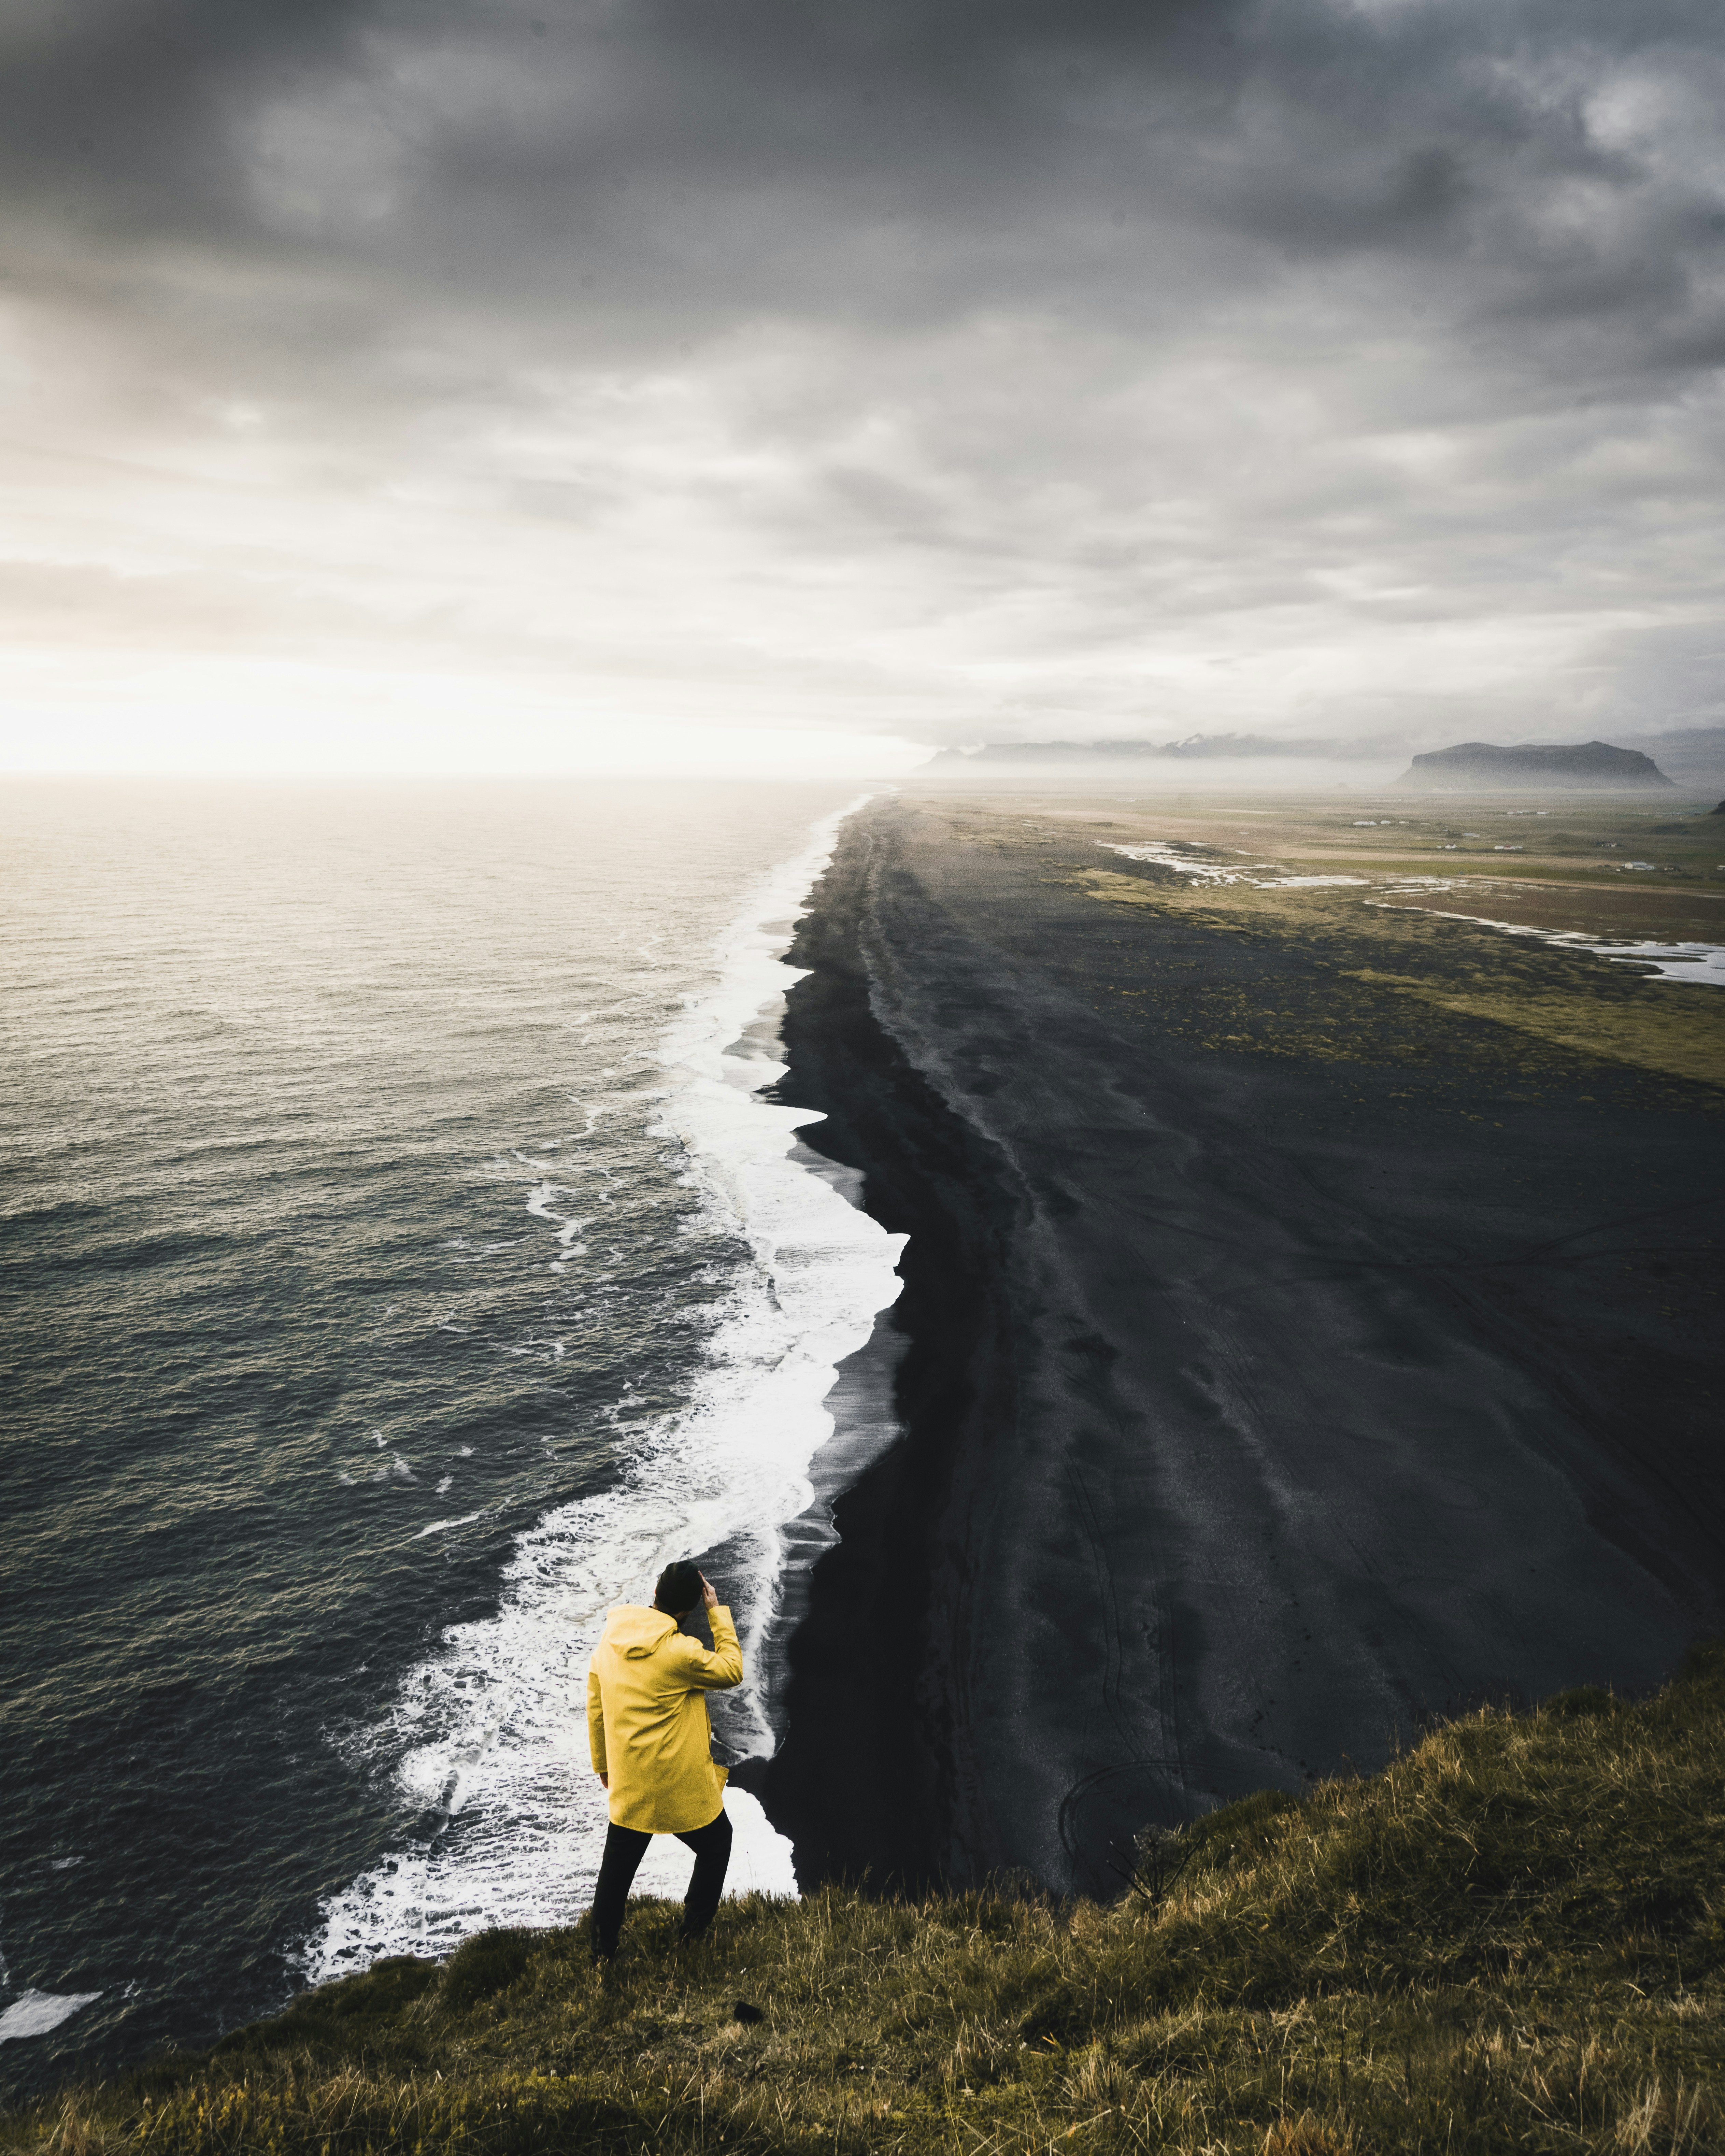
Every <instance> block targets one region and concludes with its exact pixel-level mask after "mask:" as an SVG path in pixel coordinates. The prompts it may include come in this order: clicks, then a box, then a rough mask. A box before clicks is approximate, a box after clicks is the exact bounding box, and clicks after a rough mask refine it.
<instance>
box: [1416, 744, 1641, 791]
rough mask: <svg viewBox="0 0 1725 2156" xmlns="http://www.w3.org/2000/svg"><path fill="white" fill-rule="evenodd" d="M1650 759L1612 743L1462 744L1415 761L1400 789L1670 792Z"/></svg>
mask: <svg viewBox="0 0 1725 2156" xmlns="http://www.w3.org/2000/svg"><path fill="white" fill-rule="evenodd" d="M1396 783H1397V784H1398V785H1399V786H1436V787H1452V786H1465V787H1470V788H1472V787H1498V786H1669V785H1671V783H1672V782H1671V780H1670V779H1669V778H1666V775H1665V773H1663V772H1662V771H1661V769H1660V767H1659V766H1658V765H1657V764H1656V762H1654V761H1653V759H1652V757H1651V756H1643V755H1642V753H1641V752H1640V749H1638V748H1613V747H1612V746H1611V744H1610V743H1609V742H1599V741H1594V742H1578V743H1577V744H1575V745H1574V747H1557V746H1548V745H1547V744H1546V743H1544V742H1521V743H1520V744H1518V745H1517V747H1513V748H1500V747H1498V746H1497V744H1496V743H1495V742H1458V743H1457V745H1456V746H1455V747H1454V748H1440V749H1434V750H1433V751H1432V752H1431V753H1430V755H1429V756H1416V757H1414V761H1413V762H1412V764H1411V765H1409V767H1408V769H1407V770H1406V771H1404V773H1402V775H1401V777H1400V778H1399V779H1398V780H1397V781H1396Z"/></svg>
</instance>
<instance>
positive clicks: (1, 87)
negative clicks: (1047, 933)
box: [0, 0, 1725, 771]
mask: <svg viewBox="0 0 1725 2156" xmlns="http://www.w3.org/2000/svg"><path fill="white" fill-rule="evenodd" d="M1722 112H1725V13H1722V10H1721V8H1720V7H1719V5H1718V0H1635V4H1633V5H1629V4H1625V0H1533V3H1532V4H1521V0H1444V4H1427V0H1364V3H1363V4H1333V0H1271V4H1267V5H1257V6H1235V5H1230V4H1211V5H1204V6H1191V7H1183V6H1172V5H1166V4H1154V3H1153V4H1142V5H1125V4H1114V5H1109V4H1100V0H914V4H913V0H845V4H842V5H840V4H837V0H526V4H523V5H521V6H514V5H504V4H495V5H487V4H480V0H6V5H5V7H4V8H3V10H0V188H3V191H4V213H3V222H0V273H3V278H0V394H3V397H4V412H5V417H4V425H3V448H0V460H3V461H0V485H3V488H4V495H5V500H6V503H7V507H6V510H5V512H4V527H3V535H0V617H3V624H4V630H5V635H4V647H5V651H4V660H3V665H4V675H3V681H0V687H3V692H4V700H5V708H6V719H5V727H6V740H5V745H4V751H3V760H4V761H5V762H7V763H8V764H10V765H12V766H13V767H18V766H26V767H59V768H64V767H79V766H84V767H116V766H119V767H127V766H130V767H139V766H143V767H151V766H157V767H300V768H308V767H310V768H315V767H329V766H335V767H398V768H416V767H418V768H450V767H457V768H459V767H487V766H491V767H500V768H515V769H521V768H543V767H579V766H582V765H586V764H598V765H602V766H603V765H606V764H619V763H636V762H649V763H652V762H685V763H686V762H691V761H692V762H705V763H709V764H711V763H721V764H726V765H730V766H732V767H736V768H739V769H742V768H750V767H759V766H761V765H762V764H765V763H772V764H779V763H783V765H785V766H786V767H793V768H796V769H798V770H802V771H813V770H817V769H821V768H825V767H834V768H838V767H847V768H858V769H882V770H884V769H889V768H892V767H902V766H903V765H904V764H905V763H906V762H910V761H912V760H914V757H913V755H912V752H911V751H910V750H909V749H908V748H907V747H906V746H905V745H906V744H908V743H915V744H919V745H922V748H921V749H919V751H918V753H920V752H926V749H927V748H929V747H943V746H947V745H950V744H955V743H968V742H977V741H981V740H984V739H988V740H1013V739H1024V740H1047V739H1055V738H1061V737H1066V738H1072V739H1076V740H1090V739H1094V738H1097V737H1107V736H1133V737H1152V738H1158V739H1160V738H1165V737H1169V736H1173V735H1178V734H1185V733H1190V732H1194V731H1228V730H1238V731H1256V732H1266V733H1271V734H1281V735H1299V736H1309V735H1313V734H1329V735H1353V736H1362V737H1364V736H1372V735H1380V734H1384V733H1389V734H1395V735H1405V736H1407V737H1409V738H1410V739H1411V740H1413V741H1414V742H1415V744H1416V745H1418V746H1422V747H1423V746H1430V745H1435V744H1436V743H1439V742H1444V741H1448V740H1455V739H1460V738H1469V737H1479V736H1483V737H1486V738H1488V739H1499V740H1515V739H1519V738H1523V737H1544V738H1547V739H1559V740H1561V739H1568V740H1577V739H1586V738H1588V737H1589V736H1591V735H1594V734H1599V733H1603V734H1604V735H1605V736H1606V737H1608V738H1609V737H1611V735H1612V734H1613V733H1614V732H1618V733H1623V732H1629V731H1635V730H1636V729H1645V728H1651V727H1658V726H1673V725H1681V724H1686V723H1696V724H1700V723H1705V722H1707V721H1712V722H1714V723H1717V722H1718V721H1719V719H1720V717H1721V716H1722V713H1725V667H1722V664H1721V656H1722V650H1725V625H1722V622H1721V618H1720V603H1719V591H1720V569H1721V562H1722V549H1721V536H1722V525H1725V470H1722V465H1725V455H1722V439H1721V426H1720V421H1721V412H1722V401H1725V400H1722V379H1721V372H1720V370H1721V366H1722V362H1725V130H1722V126H1721V122H1720V115H1721V113H1722Z"/></svg>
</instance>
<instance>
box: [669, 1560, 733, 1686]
mask: <svg viewBox="0 0 1725 2156" xmlns="http://www.w3.org/2000/svg"><path fill="white" fill-rule="evenodd" d="M701 1607H702V1609H705V1610H706V1621H707V1623H708V1624H709V1625H711V1627H712V1634H713V1645H712V1652H711V1654H709V1653H708V1652H707V1650H706V1648H705V1647H703V1646H702V1645H701V1642H700V1641H699V1640H691V1639H689V1638H688V1637H687V1636H686V1635H685V1638H684V1640H683V1643H682V1644H683V1648H684V1655H683V1661H682V1664H681V1669H682V1674H683V1676H684V1678H685V1681H686V1682H687V1684H688V1686H689V1688H690V1690H691V1691H729V1690H730V1688H731V1686H732V1685H737V1684H741V1683H742V1647H741V1645H739V1644H738V1642H737V1627H736V1625H733V1624H732V1621H731V1612H730V1611H729V1610H728V1609H726V1607H725V1605H724V1604H723V1603H722V1602H721V1601H720V1599H719V1598H718V1596H717V1595H716V1594H715V1593H714V1591H713V1584H712V1582H711V1580H710V1579H709V1578H707V1576H706V1573H702V1574H701Z"/></svg>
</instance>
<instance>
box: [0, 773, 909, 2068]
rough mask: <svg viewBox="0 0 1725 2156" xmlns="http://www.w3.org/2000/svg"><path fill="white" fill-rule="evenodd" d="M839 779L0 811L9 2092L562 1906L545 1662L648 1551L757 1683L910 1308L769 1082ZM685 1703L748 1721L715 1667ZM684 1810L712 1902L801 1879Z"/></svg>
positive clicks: (596, 1834) (578, 1864) (270, 797)
mask: <svg viewBox="0 0 1725 2156" xmlns="http://www.w3.org/2000/svg"><path fill="white" fill-rule="evenodd" d="M847 805H848V798H847V792H846V790H845V789H843V788H835V787H821V786H819V785H808V784H791V783H786V784H780V785H772V784H764V783H763V784H736V783H730V784H727V783H696V782H680V783H650V784H649V783H644V782H642V783H632V782H623V781H614V780H613V781H605V782H602V783H575V782H556V781H547V782H542V783H503V782H497V783H480V782H462V783H454V782H450V783H444V784H433V783H424V784H420V785H418V786H414V787H402V786H398V785H394V784H386V783H382V782H378V783H376V784H370V785H365V784H351V785H347V786H342V787H340V788H337V787H334V786H330V787H325V788H317V787H308V786H289V785H266V784H261V783H257V784H239V783H233V784H220V783H207V784H198V783H190V782H187V783H174V782H167V781H141V780H140V781H129V782H119V781H97V780H84V781H76V780H55V781H34V782H28V783H25V782H15V783H13V784H12V785H11V786H10V787H9V788H8V789H7V790H6V791H5V793H3V794H0V832H3V838H4V844H5V858H6V861H7V864H8V866H7V873H6V876H5V891H4V901H3V903H4V923H5V926H4V937H3V949H0V966H3V969H4V998H5V1003H4V1008H5V1010H6V1013H7V1018H8V1055H7V1058H6V1064H5V1077H4V1084H5V1087H6V1115H5V1122H4V1128H5V1142H6V1171H5V1188H4V1193H3V1214H0V1268H3V1278H4V1282H5V1291H6V1296H7V1305H8V1320H7V1326H6V1332H5V1342H4V1350H3V1352H4V1354H5V1358H6V1385H5V1398H6V1404H7V1417H6V1435H5V1443H4V1447H3V1451H0V1503H3V1512H4V1540H3V1548H4V1567H3V1573H4V1581H5V1589H6V1592H5V1596H4V1601H3V1604H0V1654H3V1658H4V1659H3V1666H4V1669H5V1683H4V1691H3V1699H0V1774H3V1784H4V1803H3V1805H0V1864H3V1867H4V1874H3V1876H4V1886H3V1898H0V2097H3V2098H5V2099H8V2100H16V2099H17V2098H18V2097H21V2096H23V2095H26V2094H28V2093H29V2092H32V2091H33V2090H34V2089H37V2088H39V2087H43V2086H44V2085H46V2084H48V2083H50V2082H54V2081H55V2080H57V2079H59V2078H62V2077H64V2076H66V2075H68V2074H72V2073H85V2072H96V2071H111V2070H113V2069H115V2068H116V2067H121V2066H125V2065H127V2064H129V2063H132V2062H136V2061H138V2060H140V2059H141V2058H143V2057H146V2056H149V2055H151V2053H152V2052H154V2051H157V2050H159V2049H160V2048H161V2047H162V2046H164V2045H167V2044H169V2043H172V2044H177V2045H179V2046H186V2047H193V2046H202V2045H205V2044H208V2042H210V2041H212V2040H213V2039H214V2038H215V2037H217V2036H218V2035H220V2034H221V2033H222V2032H223V2030H225V2029H228V2028H230V2027H232V2026H234V2025H237V2024H239V2023H240V2022H243V2021H244V2020H249V2019H253V2018H255V2017H256V2016H258V2015H260V2014H264V2013H267V2012H270V2011H271V2010H274V2009H275V2008H277V2007H279V2006H280V2005H281V2004H282V2003H283V2002H284V2001H285V1999H286V1998H287V1997H288V1996H289V1995H290V1993H291V1992H292V1991H293V1990H294V1989H297V1988H298V1987H299V1986H300V1985H302V1984H305V1982H307V1981H310V1980H316V1979H321V1978H324V1977H326V1976H329V1975H331V1974H336V1973H339V1972H341V1971H342V1970H345V1969H356V1968H362V1967H363V1966H365V1965H366V1963H367V1962H368V1961H369V1960H371V1959H372V1958H374V1957H376V1956H377V1955H378V1954H380V1953H401V1952H417V1953H444V1952H446V1951H448V1950H449V1948H451V1947H452V1946H453V1945H454V1943H456V1942H457V1941H458V1940H459V1939H460V1938H463V1937H465V1936H466V1935H467V1934H469V1933H471V1932H473V1931H475V1930H478V1929H480V1928H484V1927H485V1926H487V1925H490V1924H496V1923H511V1922H527V1923H551V1922H567V1921H570V1920H572V1918H573V1917H576V1916H577V1915H578V1914H579V1913H580V1912H581V1911H582V1910H583V1908H584V1907H585V1906H586V1903H587V1900H588V1896H589V1894H590V1892H591V1887H592V1883H593V1876H594V1875H595V1873H596V1871H597V1866H598V1850H599V1846H600V1844H601V1842H602V1840H603V1831H604V1809H603V1793H602V1791H601V1790H600V1789H599V1788H598V1784H597V1782H596V1780H595V1779H594V1778H593V1774H592V1771H591V1768H590V1766H589V1764H588V1759H587V1754H586V1737H585V1727H584V1714H583V1679H584V1672H585V1666H586V1660H587V1656H588V1652H589V1650H590V1649H591V1647H592V1645H593V1641H594V1640H595V1639H596V1638H597V1636H598V1628H599V1626H600V1625H601V1624H602V1622H603V1613H604V1610H605V1609H606V1608H607V1606H608V1604H611V1603H612V1602H614V1601H618V1600H644V1599H649V1596H650V1593H651V1586H652V1581H653V1578H654V1577H655V1574H656V1573H657V1572H658V1571H659V1569H660V1567H661V1566H662V1565H663V1564H664V1563H666V1562H668V1561H669V1560H670V1559H671V1558H676V1557H683V1556H693V1557H696V1558H698V1559H700V1560H701V1562H702V1563H704V1564H705V1565H706V1568H707V1569H708V1571H709V1572H710V1573H711V1574H712V1576H713V1578H714V1580H715V1584H716V1585H717V1586H718V1588H719V1589H720V1591H721V1594H722V1595H723V1597H724V1598H725V1599H727V1600H728V1601H729V1602H730V1603H731V1604H732V1608H733V1609H734V1610H735V1611H736V1614H737V1619H738V1622H739V1625H740V1628H741V1630H742V1636H743V1640H744V1646H745V1655H746V1660H747V1662H748V1664H749V1666H751V1668H756V1667H757V1666H758V1661H759V1653H758V1650H759V1648H760V1644H761V1640H762V1634H763V1630H764V1629H765V1627H766V1626H767V1625H768V1624H769V1623H770V1621H771V1618H772V1615H773V1607H774V1599H775V1591H776V1584H777V1581H778V1573H779V1567H780V1563H781V1544H780V1538H779V1534H778V1529H779V1528H780V1527H781V1525H782V1524H783V1523H784V1522H787V1521H788V1520H790V1519H791V1518H792V1517H794V1516H795V1515H796V1514H797V1513H798V1512H799V1511H800V1510H802V1508H803V1506H804V1505H805V1504H806V1503H807V1502H808V1500H809V1479H808V1469H809V1461H810V1459H811V1457H812V1455H814V1452H815V1451H816V1450H817V1449H818V1448H819V1445H820V1444H821V1443H822V1441H823V1440H824V1437H825V1436H826V1435H827V1433H828V1430H829V1421H828V1419H827V1417H826V1414H825V1413H824V1409H823V1407H822V1404H821V1403H822V1400H823V1398H824V1395H825V1394H826V1392H827V1390H828V1389H829V1386H830V1384H831V1383H832V1378H833V1372H834V1365H835V1364H836V1363H838V1362H839V1360H840V1359H841V1358H843V1357H844V1356H845V1355H847V1354H850V1353H852V1352H853V1351H854V1350H855V1349H856V1348H858V1347H861V1346H862V1345H863V1343H864V1342H865V1341H866V1340H867V1338H868V1337H869V1335H870V1330H871V1327H872V1326H873V1323H874V1321H875V1317H876V1315H877V1313H878V1312H880V1311H881V1310H882V1309H884V1308H886V1306H889V1305H890V1304H891V1301H893V1299H894V1296H896V1292H897V1286H898V1283H897V1281H896V1276H895V1275H894V1271H893V1267H894V1264H895V1262H896V1257H897V1255H898V1251H899V1248H900V1245H899V1243H898V1241H897V1240H896V1239H895V1238H893V1237H891V1236H889V1235H886V1233H885V1232H884V1231H883V1230H881V1229H880V1228H878V1227H877V1226H876V1225H875V1224H874V1223H873V1222H872V1221H870V1219H868V1217H867V1216H866V1215H865V1214H863V1213H862V1212H861V1211H860V1210H859V1209H857V1208H856V1206H855V1204H854V1203H852V1202H850V1201H851V1200H852V1199H854V1197H855V1192H854V1191H850V1190H847V1188H846V1186H845V1178H844V1176H843V1175H842V1173H836V1172H834V1171H831V1170H828V1169H824V1168H822V1166H821V1164H820V1163H817V1162H815V1160H814V1157H813V1156H812V1155H810V1154H809V1153H808V1152H806V1150H805V1149H804V1148H803V1147H801V1145H800V1143H799V1142H798V1138H797V1136H796V1132H797V1128H798V1126H799V1125H800V1124H802V1123H804V1122H808V1121H809V1116H807V1114H806V1113H799V1112H798V1111H791V1110H788V1109H785V1108H782V1107H776V1106H771V1105H769V1104H768V1103H766V1102H764V1101H762V1100H760V1099H759V1098H757V1094H758V1092H759V1090H760V1089H761V1088H762V1086H764V1085H767V1084H769V1083H770V1082H771V1081H772V1080H773V1077H775V1076H776V1075H778V1071H779V1069H780V1065H779V1064H778V1060H777V1049H778V1036H777V1017H778V1011H779V1009H780V1008H781V1003H782V997H783V992H784V990H785V988H788V986H789V984H790V983H791V981H792V980H793V978H795V976H794V975H793V973H791V971H790V970H789V969H788V968H787V966H786V965H785V964H784V963H783V952H784V950H785V949H786V947H787V946H788V941H789V937H790V933H791V929H792V926H793V921H794V918H795V916H796V915H797V913H798V911H799V909H800V906H801V904H802V901H803V898H804V896H805V895H806V893H807V892H808V891H809V887H810V885H812V884H813V882H814V880H815V878H816V876H817V875H818V874H819V870H820V869H821V867H822V865H824V860H825V858H826V856H827V854H828V852H829V849H830V846H831V844H832V840H833V837H834V833H835V831H836V829H837V825H838V824H839V820H840V819H841V817H842V814H843V813H844V811H845V808H846V806H847ZM715 1722H716V1732H717V1734H718V1736H719V1738H720V1740H721V1744H722V1745H723V1746H724V1747H726V1748H728V1750H729V1752H730V1753H732V1754H733V1755H737V1756H741V1755H745V1754H749V1753H763V1752H766V1751H769V1750H770V1749H771V1748H772V1745H773V1738H774V1732H773V1727H772V1721H771V1714H770V1710H769V1703H768V1701H767V1700H766V1699H765V1697H763V1694H762V1689H761V1686H760V1685H759V1683H758V1682H757V1681H751V1682H750V1683H747V1684H746V1685H745V1686H744V1687H743V1689H742V1691H741V1692H740V1693H739V1694H737V1695H735V1696H732V1697H730V1698H728V1699H727V1700H726V1701H725V1702H723V1703H722V1705H721V1708H720V1711H719V1712H716V1717H715ZM727 1803H728V1805H729V1807H730V1809H731V1810H732V1816H733V1819H734V1820H735V1823H736V1825H737V1830H738V1835H737V1858H736V1861H735V1866H734V1875H733V1882H732V1883H733V1886H735V1887H737V1888H745V1887H747V1886H751V1885H760V1886H768V1887H770V1888H772V1889H773V1890H775V1891H778V1892H793V1891H794V1880H793V1876H792V1873H791V1869H790V1864H789V1855H788V1845H787V1844H785V1843H784V1842H783V1840H781V1839H780V1838H779V1837H778V1836H777V1835H775V1834H774V1833H773V1830H772V1829H771V1827H770V1826H769V1825H768V1823H767V1822H766V1820H764V1818H763V1817H762V1815H761V1813H760V1808H759V1806H758V1804H756V1803H755V1802H754V1800H753V1799H752V1798H749V1797H747V1795H745V1794H742V1792H740V1791H733V1792H732V1793H731V1794H730V1796H729V1798H728V1799H727ZM688 1865H689V1859H688V1856H687V1853H686V1852H685V1851H683V1850H682V1849H681V1846H680V1845H679V1844H676V1843H674V1842H669V1841H667V1842H663V1843H660V1844H656V1845H655V1856H654V1858H653V1860H652V1861H651V1863H650V1865H649V1867H648V1868H647V1869H645V1870H644V1874H643V1877H642V1881H641V1887H642V1889H643V1890H644V1891H668V1892H680V1891H681V1886H682V1883H683V1881H684V1879H685V1876H686V1873H687V1870H688Z"/></svg>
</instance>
